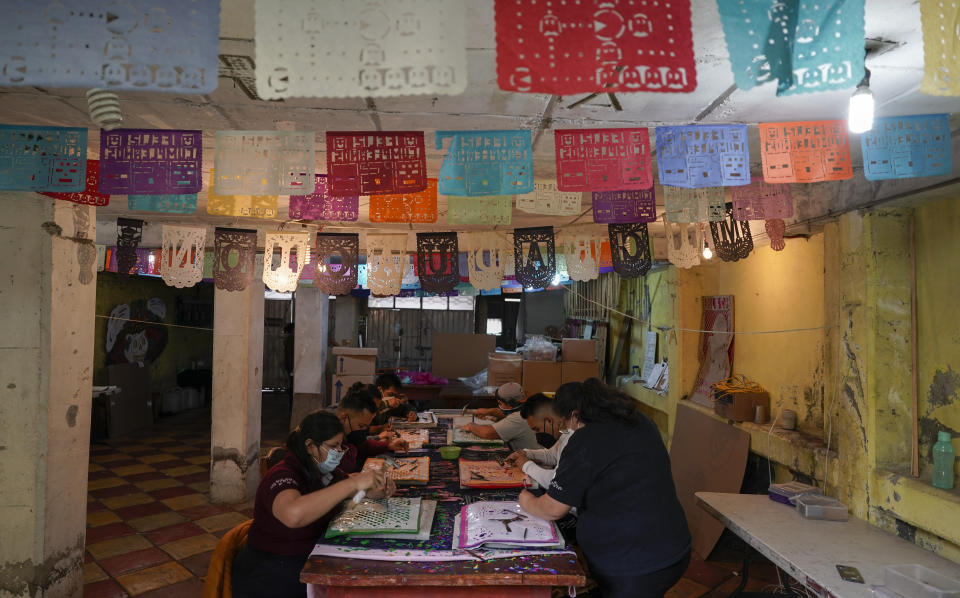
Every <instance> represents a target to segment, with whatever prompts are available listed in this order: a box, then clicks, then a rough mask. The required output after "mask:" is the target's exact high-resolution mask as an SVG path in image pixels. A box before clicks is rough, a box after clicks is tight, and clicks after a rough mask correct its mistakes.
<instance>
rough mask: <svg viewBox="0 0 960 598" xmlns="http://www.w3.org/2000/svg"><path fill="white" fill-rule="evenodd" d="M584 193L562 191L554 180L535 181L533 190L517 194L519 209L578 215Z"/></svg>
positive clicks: (531, 212) (555, 214) (540, 212)
mask: <svg viewBox="0 0 960 598" xmlns="http://www.w3.org/2000/svg"><path fill="white" fill-rule="evenodd" d="M582 199H583V194H582V193H581V192H579V191H575V192H574V191H560V190H559V189H557V183H556V182H554V181H534V182H533V191H532V192H530V193H524V194H522V195H517V209H518V210H521V211H523V212H527V213H528V214H549V215H551V216H577V215H579V214H580V202H581V200H582Z"/></svg>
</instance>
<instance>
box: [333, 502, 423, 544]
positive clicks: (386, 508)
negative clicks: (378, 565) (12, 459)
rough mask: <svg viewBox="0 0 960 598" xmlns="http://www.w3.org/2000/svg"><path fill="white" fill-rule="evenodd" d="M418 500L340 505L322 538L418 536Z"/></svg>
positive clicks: (419, 507) (419, 508)
mask: <svg viewBox="0 0 960 598" xmlns="http://www.w3.org/2000/svg"><path fill="white" fill-rule="evenodd" d="M420 510H421V504H420V499H419V498H381V499H377V500H371V499H366V500H362V501H360V504H356V505H355V504H353V502H352V500H347V501H344V503H343V511H342V512H341V513H340V514H339V515H338V516H337V517H336V518H335V519H334V520H333V521H331V522H330V525H329V526H327V533H326V534H324V537H325V538H335V537H337V536H344V535H349V536H355V535H370V534H379V533H392V534H417V533H419V532H420Z"/></svg>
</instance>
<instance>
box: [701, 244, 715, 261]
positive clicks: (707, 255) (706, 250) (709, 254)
mask: <svg viewBox="0 0 960 598" xmlns="http://www.w3.org/2000/svg"><path fill="white" fill-rule="evenodd" d="M712 257H713V251H712V250H711V249H710V246H709V245H707V244H706V243H704V244H703V259H705V260H709V259H710V258H712Z"/></svg>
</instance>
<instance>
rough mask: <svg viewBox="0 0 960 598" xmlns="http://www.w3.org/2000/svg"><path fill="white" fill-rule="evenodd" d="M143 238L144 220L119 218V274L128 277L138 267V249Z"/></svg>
mask: <svg viewBox="0 0 960 598" xmlns="http://www.w3.org/2000/svg"><path fill="white" fill-rule="evenodd" d="M142 238H143V220H137V219H135V218H117V274H122V275H128V274H130V272H131V271H132V270H133V269H134V268H136V267H137V248H138V247H140V241H141V240H142Z"/></svg>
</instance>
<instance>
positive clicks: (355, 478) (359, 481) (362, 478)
mask: <svg viewBox="0 0 960 598" xmlns="http://www.w3.org/2000/svg"><path fill="white" fill-rule="evenodd" d="M386 479H387V476H386V474H385V473H383V471H382V470H380V469H368V470H367V471H362V472H360V473H353V474H350V480H351V481H352V482H353V483H354V485H355V487H356V489H357V490H358V491H360V490H365V491H366V492H367V494H373V493H375V492H376V491H378V490H380V491H383V489H384V487H385V486H386Z"/></svg>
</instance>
